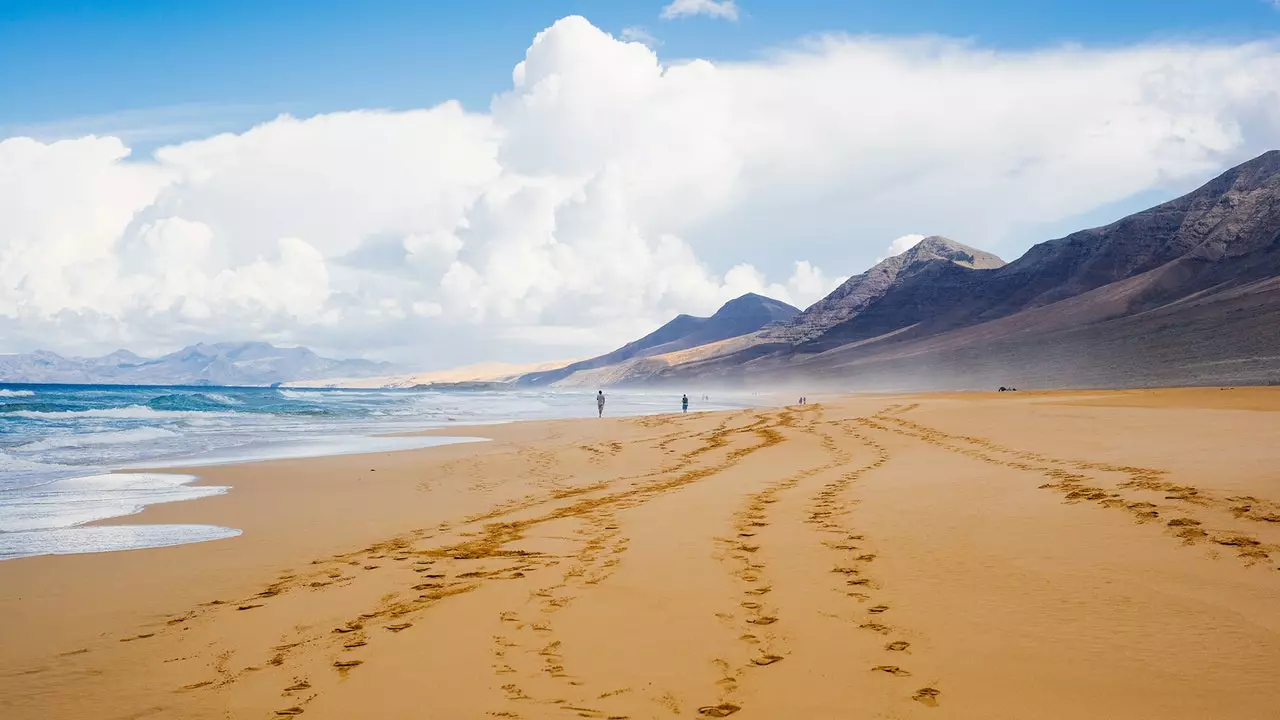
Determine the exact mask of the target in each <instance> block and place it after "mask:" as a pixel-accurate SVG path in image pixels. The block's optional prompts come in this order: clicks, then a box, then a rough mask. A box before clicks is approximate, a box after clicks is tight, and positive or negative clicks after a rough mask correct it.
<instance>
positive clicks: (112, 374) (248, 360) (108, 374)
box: [0, 342, 396, 385]
mask: <svg viewBox="0 0 1280 720" xmlns="http://www.w3.org/2000/svg"><path fill="white" fill-rule="evenodd" d="M395 370H396V367H395V366H394V365H392V364H390V363H375V362H370V361H368V360H331V359H329V358H323V357H320V356H319V355H316V354H315V353H314V352H312V351H311V350H308V349H307V348H303V347H297V348H278V347H275V346H273V345H271V344H269V343H263V342H250V343H216V344H211V345H210V344H205V343H200V344H198V345H191V346H188V347H185V348H183V349H181V350H179V351H177V352H173V353H169V354H168V355H165V356H163V357H159V358H155V359H147V358H143V357H139V356H138V355H135V354H133V353H131V352H128V351H126V350H119V351H116V352H114V353H111V354H110V355H105V356H103V357H99V358H64V357H62V356H60V355H57V354H55V353H51V352H47V351H43V350H40V351H36V352H34V353H29V354H25V355H3V356H0V382H11V383H83V384H105V383H110V384H122V385H192V384H202V385H271V384H274V383H280V382H286V381H290V380H306V379H316V378H325V377H368V376H375V375H386V374H388V373H390V372H394V371H395Z"/></svg>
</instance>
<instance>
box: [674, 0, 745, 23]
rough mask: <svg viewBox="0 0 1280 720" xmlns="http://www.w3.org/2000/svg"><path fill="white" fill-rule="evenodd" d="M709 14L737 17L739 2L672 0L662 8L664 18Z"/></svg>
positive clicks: (729, 17) (727, 17) (721, 16)
mask: <svg viewBox="0 0 1280 720" xmlns="http://www.w3.org/2000/svg"><path fill="white" fill-rule="evenodd" d="M694 15H707V17H708V18H722V19H726V20H736V19H737V3H735V1H733V0H672V3H671V4H669V5H667V6H664V8H663V9H662V19H664V20H671V19H675V18H690V17H694Z"/></svg>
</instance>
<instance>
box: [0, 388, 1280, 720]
mask: <svg viewBox="0 0 1280 720" xmlns="http://www.w3.org/2000/svg"><path fill="white" fill-rule="evenodd" d="M1275 410H1280V393H1277V392H1273V391H1268V390H1248V389H1236V390H1216V389H1214V390H1177V391H1141V392H1125V393H1105V392H1095V393H1035V394H1033V393H1007V394H999V395H951V396H946V395H937V396H915V397H875V398H861V399H859V398H844V399H834V400H830V401H827V402H822V403H815V404H811V405H807V406H804V407H793V408H787V409H760V410H747V411H740V412H730V413H716V414H695V415H674V416H659V417H647V418H632V419H605V420H601V421H596V420H590V421H572V422H550V423H525V424H515V425H509V426H494V427H486V428H479V429H470V430H467V431H466V432H467V434H478V435H484V436H488V437H492V438H493V439H494V441H493V442H490V443H483V444H470V445H457V446H449V447H443V448H433V449H428V450H421V451H411V452H401V453H391V454H381V455H362V456H344V457H333V458H322V459H314V460H296V461H280V462H271V463H259V464H253V465H243V466H229V467H219V468H211V469H207V470H204V471H202V472H201V475H202V477H203V478H204V481H205V482H210V483H215V484H220V485H231V486H233V488H234V489H233V490H232V491H231V492H230V493H229V494H227V495H223V496H218V497H214V498H208V499H204V500H199V501H192V502H185V503H177V504H172V505H157V506H152V507H150V508H148V509H147V510H146V511H145V512H143V513H142V514H140V515H138V516H135V517H132V518H129V519H128V521H129V522H201V523H215V524H221V525H228V526H231V527H237V528H242V529H244V531H245V533H244V535H243V536H241V537H238V538H234V539H231V540H223V541H217V542H211V543H203V544H195V545H186V546H180V547H174V548H160V549H152V550H143V551H133V552H125V553H112V554H105V555H93V556H69V557H45V558H30V559H24V560H15V561H10V562H5V563H0V717H3V718H5V719H6V720H19V719H26V718H31V719H33V720H35V719H40V720H56V719H58V718H150V717H155V718H272V717H292V716H297V715H305V716H306V717H307V718H344V719H345V718H375V717H376V718H448V719H454V718H494V717H497V718H580V717H586V718H634V719H639V718H679V717H684V718H699V717H704V718H705V717H729V716H733V717H735V718H771V719H772V718H852V719H861V718H981V719H983V720H990V719H993V718H1017V719H1019V720H1023V719H1027V718H1126V719H1129V718H1161V719H1162V720H1170V719H1178V718H1188V719H1190V718H1195V719H1196V720H1202V719H1205V718H1230V719H1233V720H1234V719H1249V718H1258V719H1262V718H1275V717H1280V704H1278V703H1280V700H1277V698H1280V690H1278V689H1277V680H1278V679H1280V610H1278V608H1280V570H1278V567H1280V413H1278V412H1274V411H1275ZM455 432H456V431H455ZM116 522H119V521H116Z"/></svg>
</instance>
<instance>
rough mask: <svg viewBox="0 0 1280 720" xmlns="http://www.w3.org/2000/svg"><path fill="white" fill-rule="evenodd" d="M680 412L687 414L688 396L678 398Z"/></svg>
mask: <svg viewBox="0 0 1280 720" xmlns="http://www.w3.org/2000/svg"><path fill="white" fill-rule="evenodd" d="M680 411H681V412H689V396H688V395H681V396H680Z"/></svg>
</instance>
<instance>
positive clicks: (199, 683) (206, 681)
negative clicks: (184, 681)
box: [180, 680, 213, 690]
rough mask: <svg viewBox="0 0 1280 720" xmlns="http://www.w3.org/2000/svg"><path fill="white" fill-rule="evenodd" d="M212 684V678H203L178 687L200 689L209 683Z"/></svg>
mask: <svg viewBox="0 0 1280 720" xmlns="http://www.w3.org/2000/svg"><path fill="white" fill-rule="evenodd" d="M212 684H213V681H212V680H205V681H204V682H198V683H191V684H190V685H183V686H182V687H181V688H180V689H182V690H199V689H200V688H202V687H209V686H210V685H212Z"/></svg>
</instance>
